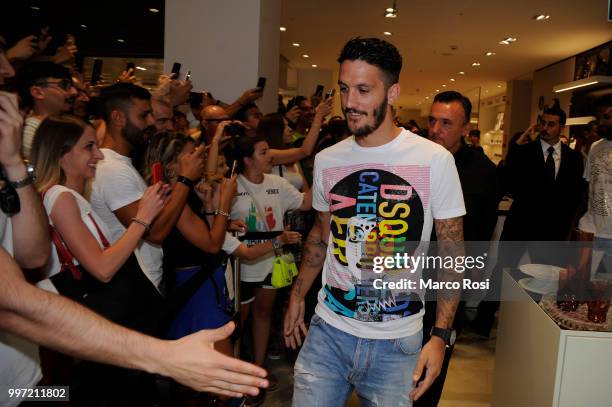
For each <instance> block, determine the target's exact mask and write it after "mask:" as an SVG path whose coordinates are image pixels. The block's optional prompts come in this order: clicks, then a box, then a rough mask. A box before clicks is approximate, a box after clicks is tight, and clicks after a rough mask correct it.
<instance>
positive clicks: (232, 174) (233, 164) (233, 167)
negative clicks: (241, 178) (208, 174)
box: [230, 160, 236, 178]
mask: <svg viewBox="0 0 612 407" xmlns="http://www.w3.org/2000/svg"><path fill="white" fill-rule="evenodd" d="M234 172H236V160H234V162H233V163H232V172H230V178H232V177H233V176H234Z"/></svg>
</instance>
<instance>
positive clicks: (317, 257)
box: [302, 239, 327, 269]
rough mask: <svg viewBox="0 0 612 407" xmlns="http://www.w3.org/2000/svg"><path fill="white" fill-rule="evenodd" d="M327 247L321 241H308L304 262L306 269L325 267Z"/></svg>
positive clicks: (305, 247) (305, 246)
mask: <svg viewBox="0 0 612 407" xmlns="http://www.w3.org/2000/svg"><path fill="white" fill-rule="evenodd" d="M326 248H327V245H326V244H325V243H323V242H321V240H320V239H317V241H313V240H312V239H308V240H306V244H305V245H304V257H303V259H302V262H303V263H304V265H305V266H306V267H313V268H319V269H320V268H321V267H323V261H324V260H325V252H326Z"/></svg>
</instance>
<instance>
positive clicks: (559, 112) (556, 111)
mask: <svg viewBox="0 0 612 407" xmlns="http://www.w3.org/2000/svg"><path fill="white" fill-rule="evenodd" d="M542 114H549V115H552V116H559V124H560V125H561V126H565V120H566V119H567V115H566V114H565V112H564V111H563V109H561V107H560V106H559V100H558V99H555V103H553V105H552V106H551V107H549V108H546V109H544V111H543V112H542Z"/></svg>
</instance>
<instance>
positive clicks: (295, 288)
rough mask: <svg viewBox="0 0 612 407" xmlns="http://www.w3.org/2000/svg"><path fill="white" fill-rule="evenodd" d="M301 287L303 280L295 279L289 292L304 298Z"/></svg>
mask: <svg viewBox="0 0 612 407" xmlns="http://www.w3.org/2000/svg"><path fill="white" fill-rule="evenodd" d="M303 285H304V278H303V277H301V276H298V278H296V279H295V281H294V282H293V289H292V290H291V293H292V294H293V295H296V296H298V297H304V296H305V295H306V293H304V292H302V289H303Z"/></svg>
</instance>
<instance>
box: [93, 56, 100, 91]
mask: <svg viewBox="0 0 612 407" xmlns="http://www.w3.org/2000/svg"><path fill="white" fill-rule="evenodd" d="M101 75H102V60H101V59H94V63H93V69H92V70H91V84H92V85H96V84H97V83H98V82H100V76H101Z"/></svg>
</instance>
